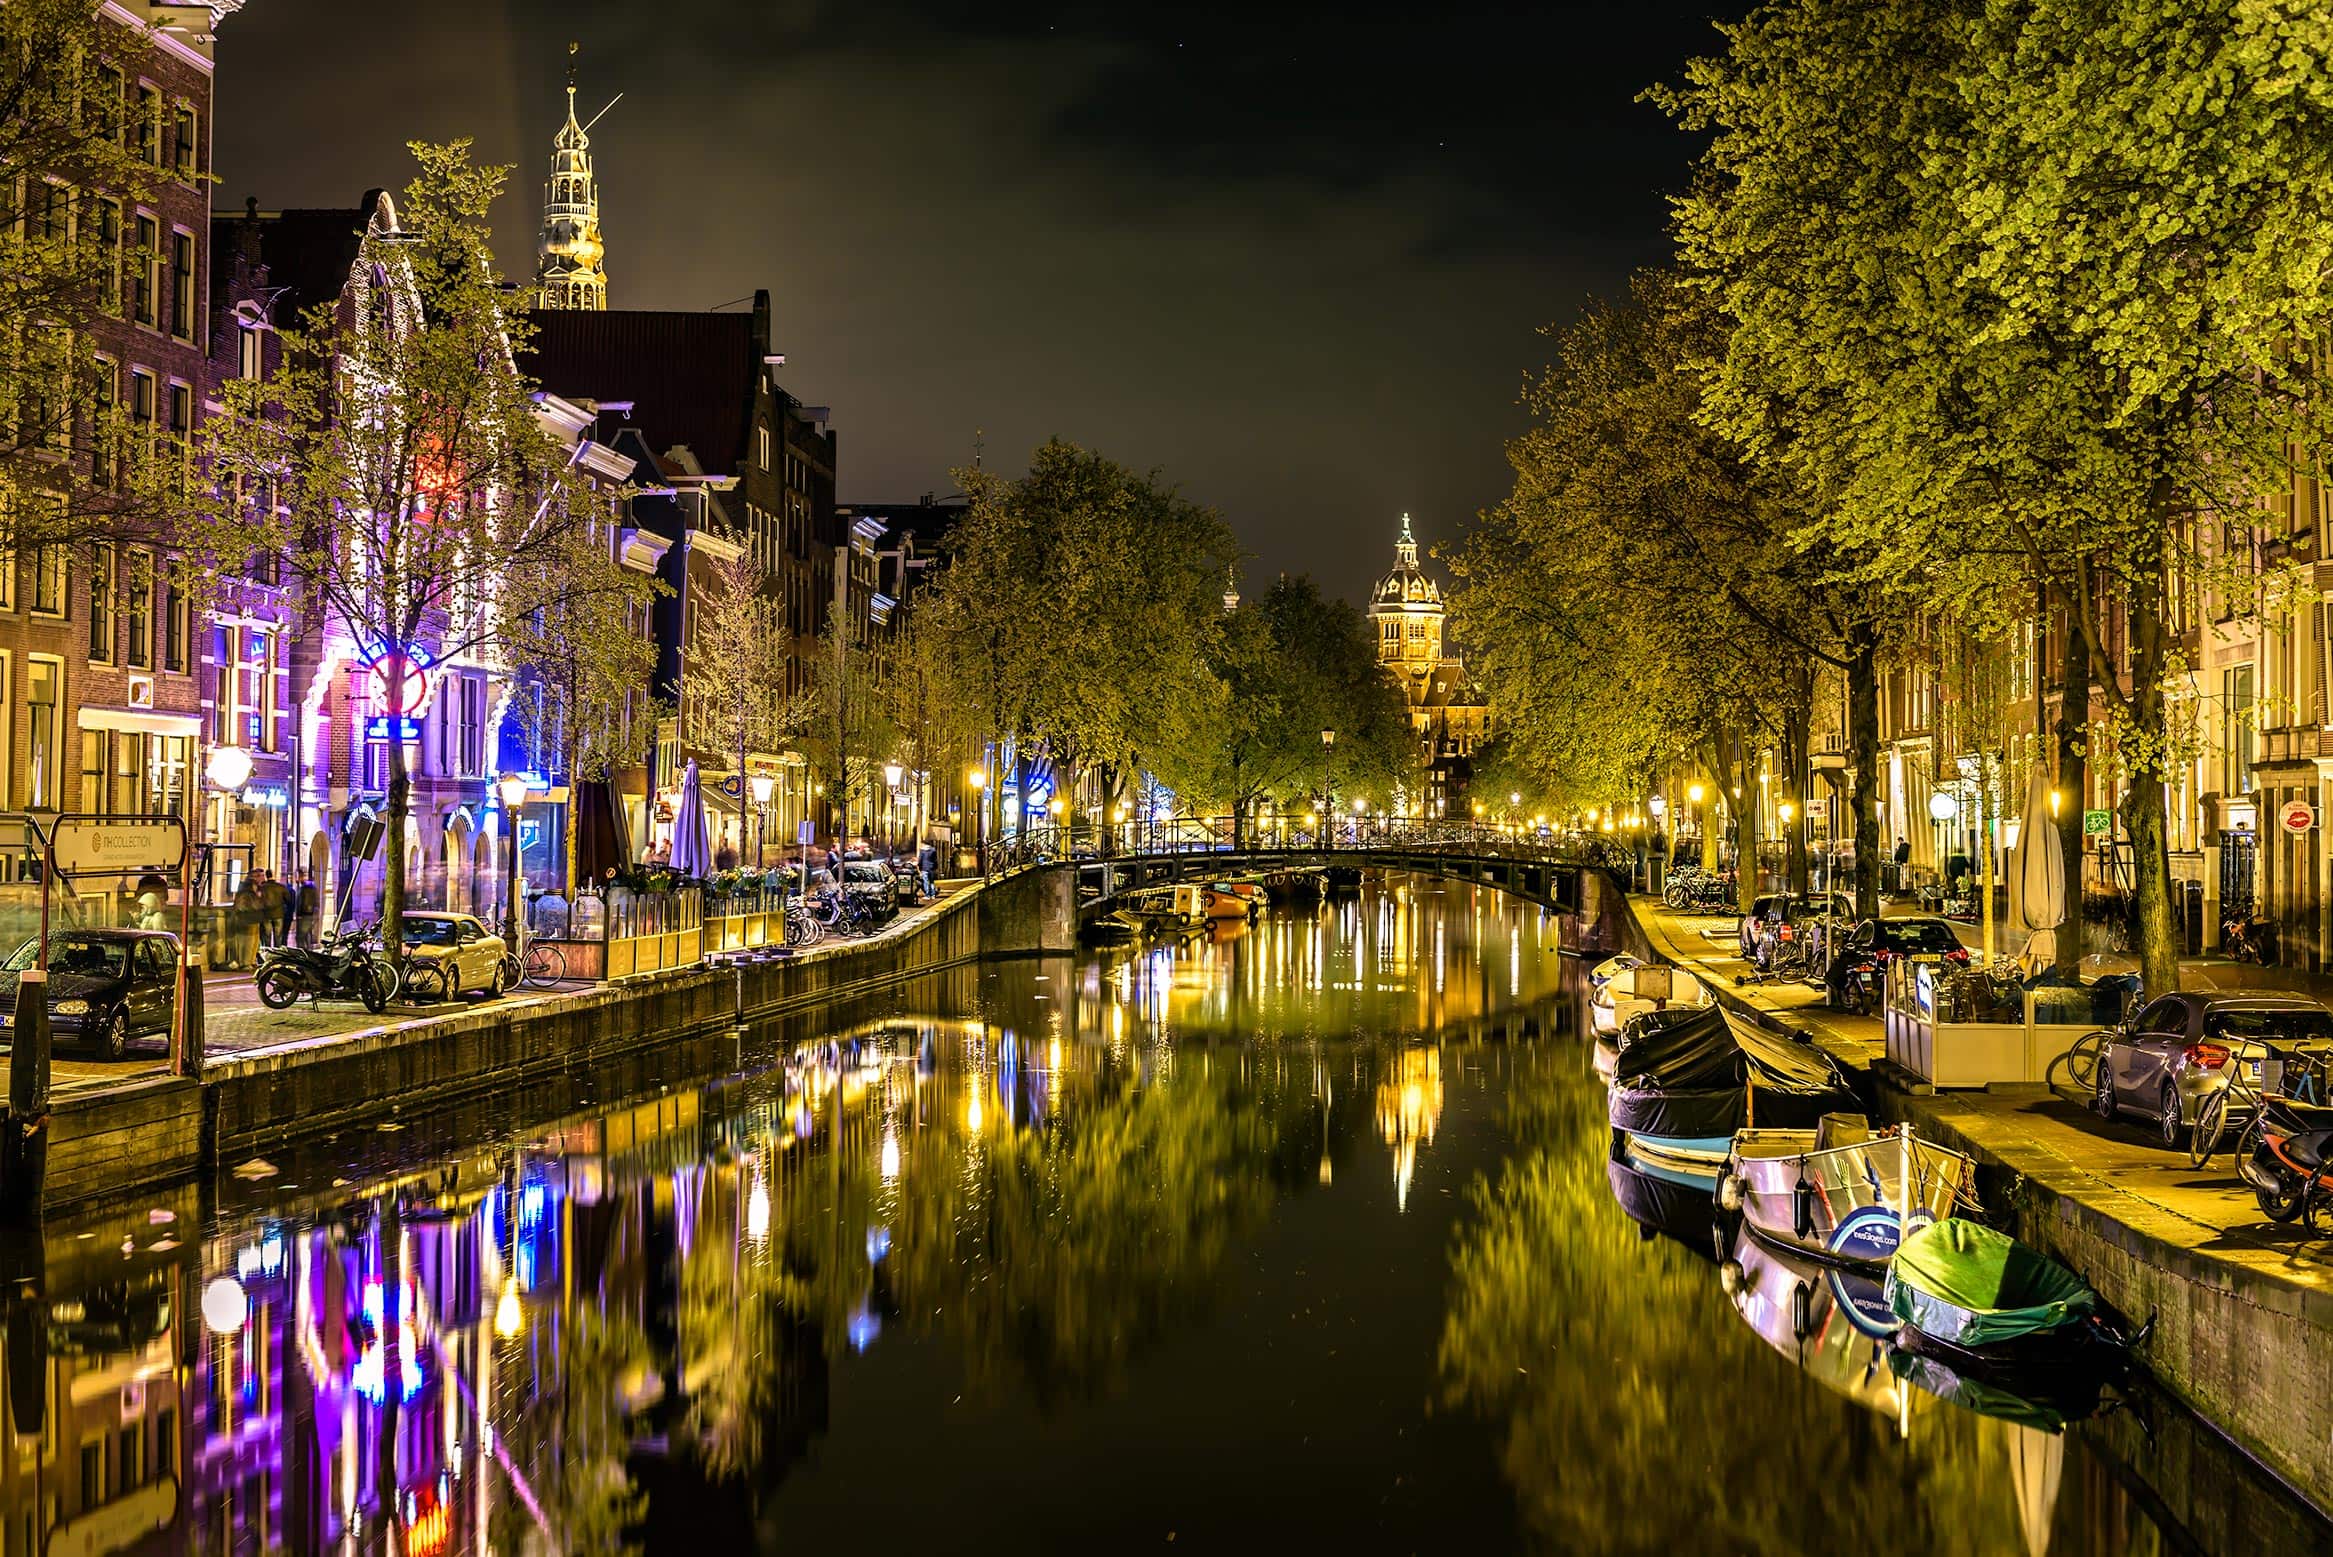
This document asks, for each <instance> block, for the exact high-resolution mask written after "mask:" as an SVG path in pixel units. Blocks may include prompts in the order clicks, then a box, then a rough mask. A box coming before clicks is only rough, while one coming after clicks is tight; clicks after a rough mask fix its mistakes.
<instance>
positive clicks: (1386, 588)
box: [1370, 514, 1442, 614]
mask: <svg viewBox="0 0 2333 1557" xmlns="http://www.w3.org/2000/svg"><path fill="white" fill-rule="evenodd" d="M1370 599H1371V601H1372V602H1373V603H1375V604H1377V605H1387V606H1392V605H1402V604H1414V605H1425V606H1432V607H1434V608H1435V611H1436V614H1439V613H1440V610H1441V605H1442V591H1441V590H1440V589H1439V588H1437V587H1436V586H1435V584H1434V581H1433V580H1432V579H1430V578H1428V577H1426V575H1425V574H1424V573H1422V572H1420V571H1419V570H1418V540H1417V537H1416V536H1414V535H1412V534H1411V533H1410V516H1409V515H1408V514H1403V515H1402V516H1401V538H1400V539H1399V540H1397V541H1395V542H1394V543H1393V571H1392V572H1391V573H1388V574H1386V575H1385V577H1384V578H1383V579H1381V580H1379V581H1378V585H1377V589H1376V592H1375V593H1373V594H1372V595H1371V596H1370Z"/></svg>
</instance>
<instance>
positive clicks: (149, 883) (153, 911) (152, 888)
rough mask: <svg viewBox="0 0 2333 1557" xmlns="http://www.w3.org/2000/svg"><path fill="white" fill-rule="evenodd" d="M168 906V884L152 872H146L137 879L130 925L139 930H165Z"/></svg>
mask: <svg viewBox="0 0 2333 1557" xmlns="http://www.w3.org/2000/svg"><path fill="white" fill-rule="evenodd" d="M169 904H170V884H169V883H168V882H166V881H164V880H163V879H162V878H161V877H160V876H159V875H157V874H155V873H154V872H153V871H148V872H146V874H144V875H143V876H140V877H139V878H138V900H137V904H136V907H135V910H134V913H135V918H134V919H133V920H132V923H134V924H136V926H137V927H138V928H139V929H141V930H161V929H165V928H167V927H168V919H167V910H168V908H169Z"/></svg>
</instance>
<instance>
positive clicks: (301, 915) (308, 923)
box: [292, 871, 324, 946]
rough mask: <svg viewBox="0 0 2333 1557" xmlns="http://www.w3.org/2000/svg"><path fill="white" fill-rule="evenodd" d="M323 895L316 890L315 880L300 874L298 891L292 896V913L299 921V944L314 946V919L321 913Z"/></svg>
mask: <svg viewBox="0 0 2333 1557" xmlns="http://www.w3.org/2000/svg"><path fill="white" fill-rule="evenodd" d="M323 909H324V894H323V893H321V892H318V891H317V890H316V878H315V877H313V876H311V875H309V874H308V873H307V872H306V871H301V872H300V886H299V890H298V891H296V892H294V893H293V894H292V912H293V914H294V915H295V916H297V918H298V920H299V926H298V928H299V944H300V945H302V946H313V945H315V944H316V918H317V915H319V914H320V913H322V912H323Z"/></svg>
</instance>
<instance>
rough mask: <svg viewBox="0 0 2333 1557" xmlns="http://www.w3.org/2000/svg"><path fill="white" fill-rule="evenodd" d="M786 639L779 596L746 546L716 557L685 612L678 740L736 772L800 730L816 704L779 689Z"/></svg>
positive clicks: (784, 682) (788, 636) (808, 694)
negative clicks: (688, 615) (698, 596)
mask: <svg viewBox="0 0 2333 1557" xmlns="http://www.w3.org/2000/svg"><path fill="white" fill-rule="evenodd" d="M792 642H793V636H792V634H791V632H790V631H789V630H788V628H787V625H786V607H785V603H784V601H782V600H780V599H779V598H778V597H777V596H776V595H775V594H773V593H771V592H770V588H769V580H768V579H767V577H766V576H765V575H764V574H763V572H762V569H761V565H760V564H759V563H757V562H756V561H754V558H753V554H752V553H751V552H749V551H738V552H736V553H734V554H732V555H730V556H727V557H724V558H723V559H722V560H721V561H720V563H719V564H718V565H717V566H716V567H715V568H714V569H713V578H712V587H711V588H710V589H708V590H707V591H706V593H705V598H704V599H702V600H700V601H699V602H698V603H697V609H696V611H695V612H694V613H693V614H692V622H691V629H690V634H689V640H688V644H687V647H686V651H685V652H686V654H687V656H688V682H687V687H686V707H684V708H683V709H682V714H681V727H680V738H681V744H682V745H683V746H684V747H687V748H690V749H693V750H701V751H710V752H718V753H720V754H721V756H722V758H723V759H724V760H726V761H729V762H734V763H736V764H738V771H739V772H743V771H744V763H745V761H746V760H747V759H748V758H749V757H750V756H752V755H753V754H755V753H760V754H762V755H764V756H775V755H776V754H777V753H778V752H779V751H781V750H782V749H784V747H785V746H786V745H787V743H788V742H790V741H792V740H793V739H794V738H795V737H796V736H797V735H799V734H801V733H802V731H803V730H804V729H805V728H807V727H808V725H809V723H810V721H811V718H812V716H813V714H814V713H815V711H816V706H817V705H816V695H815V694H814V693H811V692H807V691H805V692H803V693H800V694H789V693H788V692H787V690H786V686H787V670H788V668H789V666H788V661H789V660H790V659H791V657H792V656H791V654H790V653H789V645H791V644H792Z"/></svg>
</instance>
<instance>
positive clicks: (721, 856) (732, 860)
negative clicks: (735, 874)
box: [713, 833, 737, 870]
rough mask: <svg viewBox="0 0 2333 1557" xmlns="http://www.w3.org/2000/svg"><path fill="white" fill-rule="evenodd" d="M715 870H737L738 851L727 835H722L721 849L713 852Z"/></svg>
mask: <svg viewBox="0 0 2333 1557" xmlns="http://www.w3.org/2000/svg"><path fill="white" fill-rule="evenodd" d="M713 868H714V869H715V870H735V869H736V868H737V849H736V846H735V845H734V844H732V843H730V841H729V835H728V834H727V833H723V834H722V835H721V847H720V848H718V849H715V850H714V851H713Z"/></svg>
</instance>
